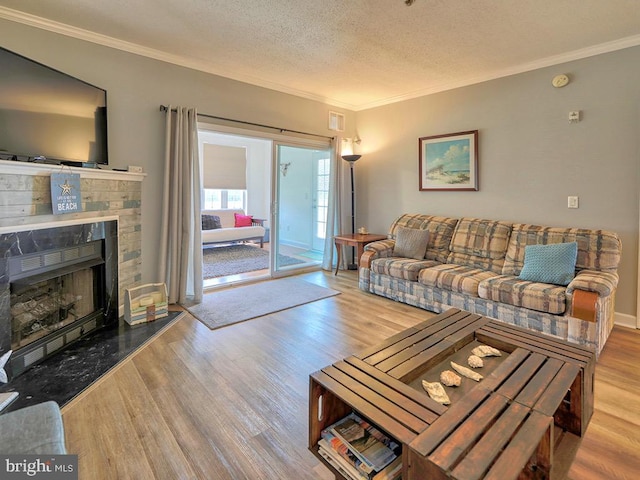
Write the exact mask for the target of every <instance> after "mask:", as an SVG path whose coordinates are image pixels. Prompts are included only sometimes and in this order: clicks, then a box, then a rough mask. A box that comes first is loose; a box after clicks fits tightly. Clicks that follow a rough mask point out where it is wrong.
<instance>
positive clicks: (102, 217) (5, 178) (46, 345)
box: [0, 160, 146, 386]
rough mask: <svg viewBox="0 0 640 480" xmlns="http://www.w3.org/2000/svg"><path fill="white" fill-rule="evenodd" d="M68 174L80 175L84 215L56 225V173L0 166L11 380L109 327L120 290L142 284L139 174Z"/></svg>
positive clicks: (4, 331)
mask: <svg viewBox="0 0 640 480" xmlns="http://www.w3.org/2000/svg"><path fill="white" fill-rule="evenodd" d="M66 169H68V167H65V170H66ZM70 170H71V171H72V172H74V173H78V174H79V175H80V194H81V198H82V212H79V213H69V214H64V215H54V214H53V212H52V205H51V179H50V175H51V173H53V172H59V171H60V167H59V166H56V165H44V164H35V163H25V162H11V161H4V160H0V171H1V172H2V173H0V238H2V240H1V241H0V355H3V354H5V353H6V352H7V351H8V350H13V351H14V353H13V354H12V356H11V364H10V365H7V366H8V367H9V368H10V369H11V370H12V371H10V372H9V373H10V378H11V375H13V378H15V377H16V376H17V375H18V374H19V372H20V371H22V369H23V368H25V369H26V368H28V367H30V366H31V365H35V364H37V363H38V362H40V360H41V359H42V358H44V357H46V356H48V355H49V352H50V351H51V352H53V351H56V349H58V351H61V350H62V348H63V347H64V346H65V345H67V344H68V343H69V342H72V341H74V339H76V338H80V337H81V336H83V335H85V334H87V333H88V332H89V331H91V330H94V329H98V328H99V327H100V325H102V324H104V323H106V324H109V323H110V322H111V321H112V319H116V321H117V319H118V313H120V315H122V314H123V312H124V308H123V305H122V301H123V300H124V291H125V289H126V288H130V287H135V286H137V285H140V284H141V281H142V222H141V203H142V181H143V180H144V178H145V176H146V174H144V173H132V172H116V171H111V170H101V169H89V168H76V167H71V168H70ZM54 230H55V231H54ZM67 249H68V250H67ZM20 255H22V258H20V259H19V260H18V259H17V258H18V257H19V256H20ZM10 263H11V264H12V265H10ZM10 269H13V270H10ZM10 277H11V280H10ZM30 284H33V285H30ZM97 290H100V291H103V292H104V293H103V294H100V295H98V294H95V293H93V292H95V291H97ZM89 292H92V293H89ZM118 303H120V304H121V305H119V306H118ZM12 308H13V316H14V317H18V319H16V321H15V322H13V325H12V322H11V315H12V313H11V310H12ZM118 310H119V312H118ZM100 312H102V313H100ZM52 332H57V333H55V334H53V336H46V335H49V334H50V333H52ZM45 334H46V335H45ZM45 338H46V340H45ZM20 351H21V353H20V355H22V354H25V355H26V359H25V358H22V359H20V355H18V352H20ZM22 356H23V357H24V355H22ZM12 383H14V382H11V381H10V382H9V384H12ZM0 386H1V385H0Z"/></svg>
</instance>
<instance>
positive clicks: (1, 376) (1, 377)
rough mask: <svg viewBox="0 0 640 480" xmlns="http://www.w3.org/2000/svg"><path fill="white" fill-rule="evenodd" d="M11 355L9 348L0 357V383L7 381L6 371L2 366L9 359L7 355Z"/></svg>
mask: <svg viewBox="0 0 640 480" xmlns="http://www.w3.org/2000/svg"><path fill="white" fill-rule="evenodd" d="M10 356H11V350H9V351H8V352H6V353H4V354H3V355H2V357H0V383H7V381H8V379H7V372H6V371H5V369H4V366H5V365H6V364H7V362H8V361H9V357H10Z"/></svg>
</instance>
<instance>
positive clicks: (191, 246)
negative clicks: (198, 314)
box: [159, 105, 202, 303]
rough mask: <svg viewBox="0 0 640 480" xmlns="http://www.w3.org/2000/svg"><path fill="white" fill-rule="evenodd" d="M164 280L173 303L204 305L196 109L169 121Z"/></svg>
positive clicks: (180, 111)
mask: <svg viewBox="0 0 640 480" xmlns="http://www.w3.org/2000/svg"><path fill="white" fill-rule="evenodd" d="M165 132H166V133H165V134H166V137H165V169H164V191H163V197H162V198H163V205H162V230H161V239H160V240H161V241H160V255H159V257H160V258H159V261H160V278H161V279H162V280H163V281H164V282H166V284H167V291H168V295H169V303H184V302H185V301H186V300H190V301H193V302H196V303H200V302H201V301H202V228H201V220H200V207H201V200H200V197H201V191H202V190H201V183H202V181H201V172H200V161H199V159H198V124H197V112H196V110H195V108H184V107H173V108H172V107H171V105H169V106H168V108H167V110H166V119H165Z"/></svg>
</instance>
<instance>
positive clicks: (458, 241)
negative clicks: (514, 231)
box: [447, 218, 511, 273]
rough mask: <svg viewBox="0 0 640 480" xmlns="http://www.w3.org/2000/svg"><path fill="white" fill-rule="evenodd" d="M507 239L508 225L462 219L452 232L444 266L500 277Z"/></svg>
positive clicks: (492, 221) (497, 222) (508, 233)
mask: <svg viewBox="0 0 640 480" xmlns="http://www.w3.org/2000/svg"><path fill="white" fill-rule="evenodd" d="M510 235H511V224H510V223H507V222H501V221H497V220H484V219H478V218H462V219H460V221H459V222H458V225H457V226H456V229H455V231H454V232H453V237H452V239H451V245H450V247H449V249H450V250H451V254H450V255H449V257H448V259H447V263H454V264H456V265H466V266H468V267H475V268H481V269H484V270H490V271H492V272H495V273H502V267H503V266H504V256H505V254H506V252H507V245H508V243H509V236H510Z"/></svg>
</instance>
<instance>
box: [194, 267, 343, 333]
mask: <svg viewBox="0 0 640 480" xmlns="http://www.w3.org/2000/svg"><path fill="white" fill-rule="evenodd" d="M339 293H340V292H338V291H336V290H332V289H331V288H325V287H321V286H319V285H315V284H313V283H309V282H305V281H304V280H301V279H299V278H281V279H278V280H269V281H266V282H260V283H255V284H252V285H247V286H244V287H238V288H230V289H227V290H221V291H218V292H213V293H208V294H207V295H205V296H204V299H203V301H202V303H200V304H198V305H195V306H193V307H189V308H188V310H189V312H190V313H191V314H192V315H193V316H194V317H196V318H197V319H198V320H200V321H201V322H202V323H204V324H205V325H206V326H207V327H209V328H210V329H211V330H214V329H216V328H220V327H224V326H226V325H231V324H233V323H238V322H243V321H245V320H250V319H252V318H256V317H261V316H263V315H268V314H270V313H274V312H279V311H281V310H286V309H288V308H292V307H297V306H298V305H303V304H305V303H310V302H315V301H316V300H321V299H323V298H327V297H331V296H333V295H338V294H339Z"/></svg>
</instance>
